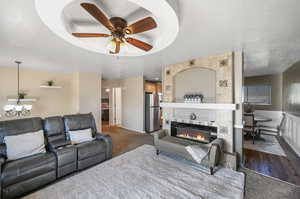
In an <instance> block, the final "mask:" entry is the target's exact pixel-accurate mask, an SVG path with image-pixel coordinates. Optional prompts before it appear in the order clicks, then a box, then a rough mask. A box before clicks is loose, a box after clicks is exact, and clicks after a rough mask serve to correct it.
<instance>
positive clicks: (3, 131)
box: [0, 117, 43, 143]
mask: <svg viewBox="0 0 300 199" xmlns="http://www.w3.org/2000/svg"><path fill="white" fill-rule="evenodd" d="M42 129H43V123H42V119H41V118H39V117H35V118H27V119H19V120H8V121H0V143H3V139H4V137H5V136H8V135H19V134H24V133H29V132H36V131H39V130H42Z"/></svg>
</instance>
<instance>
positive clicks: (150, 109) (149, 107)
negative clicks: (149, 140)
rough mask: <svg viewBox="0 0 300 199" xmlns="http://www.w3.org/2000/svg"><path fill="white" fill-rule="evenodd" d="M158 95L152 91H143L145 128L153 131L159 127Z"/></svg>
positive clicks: (147, 130)
mask: <svg viewBox="0 0 300 199" xmlns="http://www.w3.org/2000/svg"><path fill="white" fill-rule="evenodd" d="M159 101H160V96H159V95H158V94H153V93H148V92H146V93H145V130H146V132H153V131H157V130H159V129H160V107H159Z"/></svg>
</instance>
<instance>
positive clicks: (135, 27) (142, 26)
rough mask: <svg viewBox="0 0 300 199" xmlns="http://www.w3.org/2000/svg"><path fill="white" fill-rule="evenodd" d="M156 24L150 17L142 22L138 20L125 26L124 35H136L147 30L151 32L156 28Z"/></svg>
mask: <svg viewBox="0 0 300 199" xmlns="http://www.w3.org/2000/svg"><path fill="white" fill-rule="evenodd" d="M156 27H157V25H156V22H155V20H154V19H153V18H152V17H146V18H144V19H142V20H139V21H137V22H135V23H134V24H131V25H130V26H127V27H126V28H125V33H126V34H136V33H141V32H145V31H148V30H152V29H154V28H156Z"/></svg>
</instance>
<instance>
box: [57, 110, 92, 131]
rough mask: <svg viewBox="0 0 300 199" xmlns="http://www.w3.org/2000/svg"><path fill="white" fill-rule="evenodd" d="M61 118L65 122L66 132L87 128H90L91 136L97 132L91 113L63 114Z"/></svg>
mask: <svg viewBox="0 0 300 199" xmlns="http://www.w3.org/2000/svg"><path fill="white" fill-rule="evenodd" d="M63 119H64V123H65V128H66V132H68V131H74V130H82V129H88V128H91V129H92V134H93V136H95V134H96V132H97V128H96V123H95V120H94V117H93V115H92V114H91V113H89V114H76V115H65V116H64V118H63Z"/></svg>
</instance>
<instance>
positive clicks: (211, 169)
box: [209, 167, 214, 175]
mask: <svg viewBox="0 0 300 199" xmlns="http://www.w3.org/2000/svg"><path fill="white" fill-rule="evenodd" d="M209 174H210V175H213V174H214V168H213V167H209Z"/></svg>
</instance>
